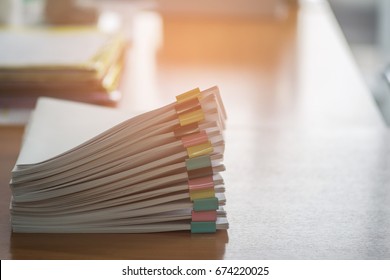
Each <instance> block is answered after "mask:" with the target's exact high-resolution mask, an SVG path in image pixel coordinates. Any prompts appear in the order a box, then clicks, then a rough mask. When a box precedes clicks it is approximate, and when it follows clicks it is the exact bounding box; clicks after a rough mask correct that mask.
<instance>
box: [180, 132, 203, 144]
mask: <svg viewBox="0 0 390 280" xmlns="http://www.w3.org/2000/svg"><path fill="white" fill-rule="evenodd" d="M208 140H209V139H208V136H207V133H206V131H204V130H202V131H201V132H199V133H193V134H190V135H186V136H183V138H181V141H182V143H183V146H184V148H188V147H191V146H196V145H199V144H203V143H206V142H207V141H208Z"/></svg>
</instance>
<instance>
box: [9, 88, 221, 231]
mask: <svg viewBox="0 0 390 280" xmlns="http://www.w3.org/2000/svg"><path fill="white" fill-rule="evenodd" d="M176 98H177V101H176V102H175V103H172V104H169V105H166V106H164V107H162V108H159V109H156V110H153V111H150V112H147V113H144V114H141V115H138V116H135V117H133V118H129V116H128V115H123V114H122V113H119V112H118V111H115V110H113V109H109V108H101V107H96V106H93V105H87V104H80V103H75V102H70V101H59V100H56V99H50V98H41V99H39V101H38V105H37V108H36V110H35V112H34V113H33V115H32V118H31V120H30V123H29V125H28V127H27V129H26V133H25V138H24V142H23V147H22V149H21V152H20V155H19V158H18V160H17V163H16V165H15V168H14V170H13V171H12V179H11V183H10V186H11V189H12V194H13V197H12V201H11V220H12V228H13V230H14V231H15V232H129V233H135V232H159V231H175V230H191V232H194V233H196V232H215V231H216V230H217V229H227V227H228V223H227V220H226V213H225V211H224V210H223V208H222V206H223V205H224V204H225V196H224V191H225V187H224V181H223V179H222V177H221V175H220V172H221V171H223V170H224V169H225V168H224V165H223V164H222V160H223V153H224V147H225V143H224V138H223V129H224V127H225V119H226V113H225V110H224V106H223V104H222V100H221V98H220V94H219V90H218V88H217V87H213V88H210V89H208V90H205V91H202V92H200V91H199V89H194V90H191V91H189V92H186V93H184V94H182V95H179V96H177V97H176Z"/></svg>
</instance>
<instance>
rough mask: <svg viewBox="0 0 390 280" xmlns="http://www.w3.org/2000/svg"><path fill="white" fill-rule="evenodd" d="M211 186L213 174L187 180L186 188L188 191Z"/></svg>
mask: <svg viewBox="0 0 390 280" xmlns="http://www.w3.org/2000/svg"><path fill="white" fill-rule="evenodd" d="M213 187H214V180H213V176H207V177H201V178H196V179H191V180H188V188H189V189H190V191H196V190H202V189H208V188H213Z"/></svg>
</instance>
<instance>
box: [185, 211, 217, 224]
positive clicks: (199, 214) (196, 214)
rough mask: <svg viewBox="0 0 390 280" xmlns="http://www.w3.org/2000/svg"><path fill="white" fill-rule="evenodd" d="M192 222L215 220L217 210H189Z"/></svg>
mask: <svg viewBox="0 0 390 280" xmlns="http://www.w3.org/2000/svg"><path fill="white" fill-rule="evenodd" d="M191 219H192V221H193V222H215V221H216V220H217V211H215V210H212V211H191Z"/></svg>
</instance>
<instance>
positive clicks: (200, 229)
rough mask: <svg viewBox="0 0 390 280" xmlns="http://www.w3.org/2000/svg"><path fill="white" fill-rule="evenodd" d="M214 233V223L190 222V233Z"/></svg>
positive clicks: (215, 226) (215, 225) (215, 229)
mask: <svg viewBox="0 0 390 280" xmlns="http://www.w3.org/2000/svg"><path fill="white" fill-rule="evenodd" d="M216 231H217V224H216V223H215V222H191V233H214V232H216Z"/></svg>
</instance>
